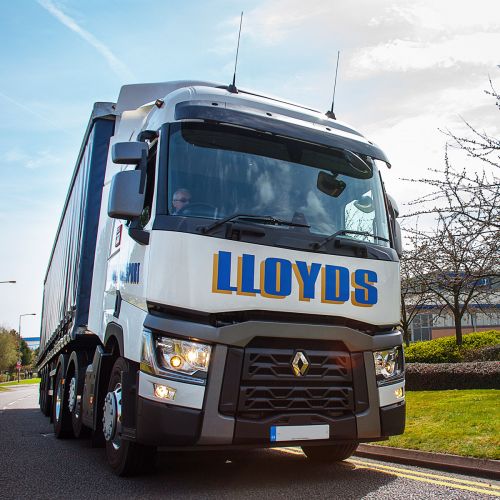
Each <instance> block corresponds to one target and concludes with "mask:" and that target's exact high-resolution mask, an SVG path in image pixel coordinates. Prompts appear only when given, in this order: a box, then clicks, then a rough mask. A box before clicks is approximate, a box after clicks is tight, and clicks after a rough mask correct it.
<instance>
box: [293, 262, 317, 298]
mask: <svg viewBox="0 0 500 500" xmlns="http://www.w3.org/2000/svg"><path fill="white" fill-rule="evenodd" d="M292 267H293V272H294V273H295V277H296V278H297V283H298V284H299V300H302V301H304V302H309V301H310V300H311V299H314V292H315V286H316V280H317V279H318V275H319V271H320V270H321V264H311V265H310V266H308V265H307V264H306V263H305V262H303V261H301V260H297V261H295V264H294V265H293V266H292Z"/></svg>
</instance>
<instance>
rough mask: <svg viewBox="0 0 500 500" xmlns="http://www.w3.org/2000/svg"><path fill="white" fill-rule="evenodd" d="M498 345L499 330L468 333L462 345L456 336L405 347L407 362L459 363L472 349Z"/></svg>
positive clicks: (499, 343) (499, 339) (499, 342)
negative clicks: (458, 343) (458, 342)
mask: <svg viewBox="0 0 500 500" xmlns="http://www.w3.org/2000/svg"><path fill="white" fill-rule="evenodd" d="M496 345H500V332H499V331H496V330H490V331H488V332H476V333H468V334H466V335H464V336H463V343H462V345H461V346H458V345H457V342H456V339H455V337H454V336H453V337H442V338H440V339H434V340H427V341H425V342H415V343H413V344H411V345H410V346H409V347H407V348H406V349H405V359H406V362H407V363H459V362H461V361H464V360H465V356H466V354H467V353H468V352H470V351H477V350H478V349H481V348H483V347H489V346H496Z"/></svg>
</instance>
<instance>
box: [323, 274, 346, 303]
mask: <svg viewBox="0 0 500 500" xmlns="http://www.w3.org/2000/svg"><path fill="white" fill-rule="evenodd" d="M321 278H322V279H321V302H324V303H326V304H343V303H344V302H345V301H347V300H349V270H348V269H347V268H345V267H340V266H329V265H326V266H325V267H323V268H322V269H321Z"/></svg>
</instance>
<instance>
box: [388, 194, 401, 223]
mask: <svg viewBox="0 0 500 500" xmlns="http://www.w3.org/2000/svg"><path fill="white" fill-rule="evenodd" d="M387 199H388V200H389V205H390V206H391V208H392V211H393V212H394V216H395V217H396V218H398V217H399V207H398V204H397V203H396V200H395V199H394V198H393V197H392V196H391V195H390V194H388V195H387Z"/></svg>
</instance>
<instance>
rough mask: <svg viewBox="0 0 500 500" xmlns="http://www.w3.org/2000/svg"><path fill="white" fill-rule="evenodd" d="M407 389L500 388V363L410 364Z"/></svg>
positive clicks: (407, 373)
mask: <svg viewBox="0 0 500 500" xmlns="http://www.w3.org/2000/svg"><path fill="white" fill-rule="evenodd" d="M405 379H406V390H408V391H437V390H446V389H500V362H498V361H481V362H474V363H440V364H435V363H410V364H407V365H406V376H405Z"/></svg>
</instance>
